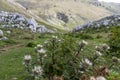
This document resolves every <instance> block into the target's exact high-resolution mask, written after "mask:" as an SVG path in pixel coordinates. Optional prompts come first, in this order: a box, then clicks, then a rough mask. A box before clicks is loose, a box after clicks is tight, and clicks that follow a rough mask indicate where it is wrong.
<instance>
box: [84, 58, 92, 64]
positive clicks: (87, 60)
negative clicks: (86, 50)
mask: <svg viewBox="0 0 120 80" xmlns="http://www.w3.org/2000/svg"><path fill="white" fill-rule="evenodd" d="M85 63H86V64H88V65H90V66H92V62H91V61H90V60H89V59H87V58H86V59H85Z"/></svg>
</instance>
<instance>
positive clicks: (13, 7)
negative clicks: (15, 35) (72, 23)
mask: <svg viewBox="0 0 120 80" xmlns="http://www.w3.org/2000/svg"><path fill="white" fill-rule="evenodd" d="M2 10H3V11H10V12H18V13H20V14H23V15H25V16H26V17H29V18H30V17H31V18H34V19H36V20H37V21H38V23H39V24H41V25H46V26H47V27H48V28H53V26H52V25H49V24H48V23H47V22H45V21H43V20H42V19H41V18H39V17H38V16H36V15H34V13H32V12H31V13H30V12H27V10H26V8H24V7H23V6H22V5H20V4H18V3H16V2H14V1H13V0H0V11H2Z"/></svg>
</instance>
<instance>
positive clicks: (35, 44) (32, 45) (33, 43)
mask: <svg viewBox="0 0 120 80" xmlns="http://www.w3.org/2000/svg"><path fill="white" fill-rule="evenodd" d="M37 44H38V42H36V41H33V42H29V43H28V44H27V47H35V46H37Z"/></svg>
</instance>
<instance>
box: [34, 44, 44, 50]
mask: <svg viewBox="0 0 120 80" xmlns="http://www.w3.org/2000/svg"><path fill="white" fill-rule="evenodd" d="M35 48H36V49H41V48H43V45H40V44H38V45H37V47H35Z"/></svg>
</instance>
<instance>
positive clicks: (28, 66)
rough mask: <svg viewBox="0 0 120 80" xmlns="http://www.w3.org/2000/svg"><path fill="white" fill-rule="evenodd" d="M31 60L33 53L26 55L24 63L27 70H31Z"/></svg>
mask: <svg viewBox="0 0 120 80" xmlns="http://www.w3.org/2000/svg"><path fill="white" fill-rule="evenodd" d="M31 60H32V57H31V55H25V56H24V63H23V64H24V65H25V68H26V70H27V72H30V71H31Z"/></svg>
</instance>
